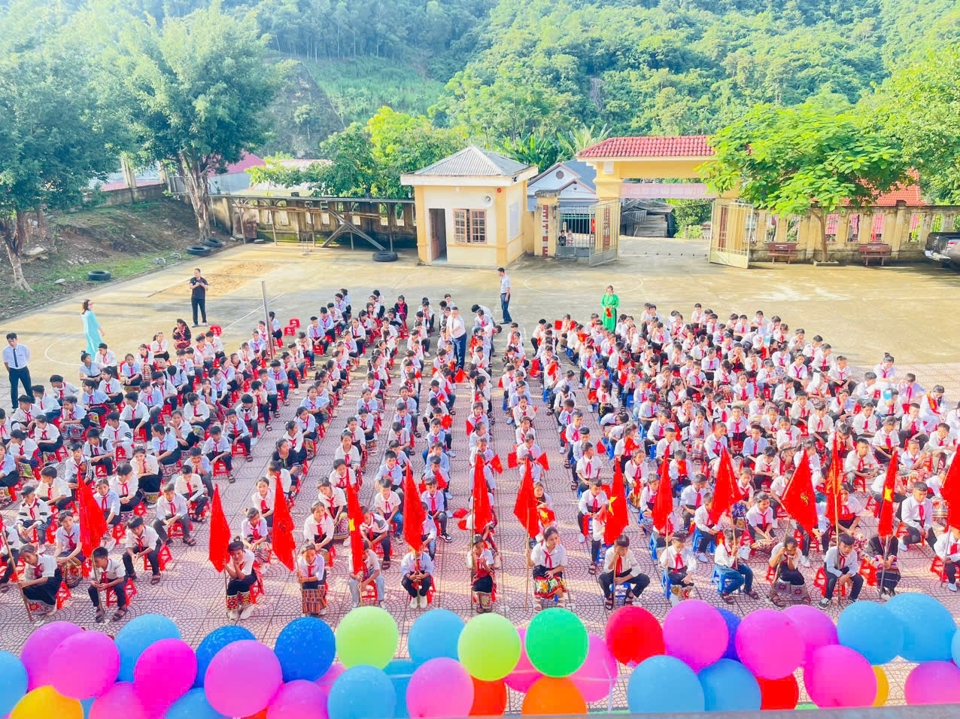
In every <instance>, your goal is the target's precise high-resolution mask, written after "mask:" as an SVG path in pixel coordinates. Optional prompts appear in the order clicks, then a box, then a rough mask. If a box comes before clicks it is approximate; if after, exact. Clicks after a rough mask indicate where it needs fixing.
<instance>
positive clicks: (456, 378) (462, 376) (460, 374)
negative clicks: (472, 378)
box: [453, 369, 467, 384]
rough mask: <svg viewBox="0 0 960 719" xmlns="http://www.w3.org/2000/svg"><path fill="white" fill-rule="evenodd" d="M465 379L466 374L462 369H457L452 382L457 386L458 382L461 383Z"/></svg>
mask: <svg viewBox="0 0 960 719" xmlns="http://www.w3.org/2000/svg"><path fill="white" fill-rule="evenodd" d="M466 379H467V373H466V372H464V371H463V370H462V369H458V370H457V373H456V374H455V375H454V377H453V381H454V382H456V383H458V384H459V383H460V382H463V381H464V380H466Z"/></svg>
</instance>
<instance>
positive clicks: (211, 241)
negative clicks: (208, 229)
mask: <svg viewBox="0 0 960 719" xmlns="http://www.w3.org/2000/svg"><path fill="white" fill-rule="evenodd" d="M203 244H205V245H206V246H207V247H216V248H218V249H219V248H221V247H223V246H224V245H223V242H222V241H221V240H218V239H217V238H216V237H208V238H207V239H205V240H204V241H203Z"/></svg>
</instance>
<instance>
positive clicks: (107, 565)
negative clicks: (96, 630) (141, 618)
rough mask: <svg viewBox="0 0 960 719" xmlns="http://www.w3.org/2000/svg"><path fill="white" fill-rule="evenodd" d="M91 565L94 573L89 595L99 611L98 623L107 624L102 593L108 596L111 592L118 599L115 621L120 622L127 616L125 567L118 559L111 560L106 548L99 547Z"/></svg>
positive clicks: (92, 573)
mask: <svg viewBox="0 0 960 719" xmlns="http://www.w3.org/2000/svg"><path fill="white" fill-rule="evenodd" d="M91 565H92V572H91V576H90V586H89V587H88V588H87V594H88V595H89V596H90V601H91V602H93V607H94V609H96V611H97V615H96V623H97V624H105V623H106V621H107V615H106V613H105V612H104V611H103V606H102V605H101V604H100V592H103V593H104V596H106V593H107V592H108V591H110V590H112V591H113V593H114V594H115V595H116V599H117V611H116V612H115V613H114V615H113V621H115V622H119V621H120V620H121V619H123V618H124V616H126V614H127V593H126V592H125V591H124V587H123V585H124V583H125V582H126V581H127V577H126V574H125V573H124V571H123V565H122V564H121V563H120V562H118V561H117V560H116V559H111V558H110V554H109V552H107V550H106V549H105V548H104V547H97V548H96V549H94V550H93V559H92V561H91Z"/></svg>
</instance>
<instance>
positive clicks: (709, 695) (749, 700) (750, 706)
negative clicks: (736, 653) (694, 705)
mask: <svg viewBox="0 0 960 719" xmlns="http://www.w3.org/2000/svg"><path fill="white" fill-rule="evenodd" d="M698 678H699V679H700V686H701V687H703V700H704V706H705V709H706V711H708V712H755V711H760V685H759V684H758V683H757V679H756V677H754V676H753V674H751V673H750V670H749V669H747V668H746V667H745V666H743V664H741V663H740V662H735V661H733V660H732V659H720V660H719V661H717V662H716V663H715V664H711V665H710V666H709V667H707V668H705V669H702V670H701V671H700V674H699V675H698Z"/></svg>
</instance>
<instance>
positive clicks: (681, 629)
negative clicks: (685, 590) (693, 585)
mask: <svg viewBox="0 0 960 719" xmlns="http://www.w3.org/2000/svg"><path fill="white" fill-rule="evenodd" d="M729 640H730V632H728V631H727V623H726V622H725V621H724V619H723V617H722V616H721V615H720V612H718V611H717V610H716V609H715V608H714V607H711V606H710V605H709V604H707V603H706V602H702V601H700V600H699V599H691V600H688V601H686V602H680V604H677V605H676V606H674V607H672V608H671V609H670V611H669V612H667V618H666V619H664V621H663V644H664V646H665V647H666V650H667V654H669V655H670V656H672V657H676V658H677V659H679V660H680V661H682V662H685V663H686V664H687V665H688V666H689V667H690V668H691V669H693V671H695V672H698V671H700V670H701V669H703V668H704V667H707V666H710V665H711V664H713V663H714V662H715V661H717V660H718V659H719V658H720V657H722V656H723V653H724V652H725V651H726V650H727V642H728V641H729Z"/></svg>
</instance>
